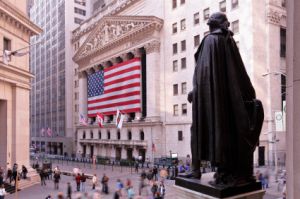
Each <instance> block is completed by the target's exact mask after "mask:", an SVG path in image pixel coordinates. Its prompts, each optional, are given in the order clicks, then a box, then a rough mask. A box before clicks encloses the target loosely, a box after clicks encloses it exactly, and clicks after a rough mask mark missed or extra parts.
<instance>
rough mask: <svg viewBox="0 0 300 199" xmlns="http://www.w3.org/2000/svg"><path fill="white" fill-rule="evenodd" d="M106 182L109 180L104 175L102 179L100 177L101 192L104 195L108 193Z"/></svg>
mask: <svg viewBox="0 0 300 199" xmlns="http://www.w3.org/2000/svg"><path fill="white" fill-rule="evenodd" d="M108 181H109V178H108V177H107V176H106V175H105V174H103V177H102V180H101V183H102V192H103V193H106V194H108V193H109V191H108Z"/></svg>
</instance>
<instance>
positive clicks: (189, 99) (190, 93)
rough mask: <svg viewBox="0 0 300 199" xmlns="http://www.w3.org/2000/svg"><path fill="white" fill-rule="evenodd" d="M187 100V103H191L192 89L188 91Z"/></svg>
mask: <svg viewBox="0 0 300 199" xmlns="http://www.w3.org/2000/svg"><path fill="white" fill-rule="evenodd" d="M187 100H188V102H189V103H192V101H193V91H190V92H189V94H188V97H187Z"/></svg>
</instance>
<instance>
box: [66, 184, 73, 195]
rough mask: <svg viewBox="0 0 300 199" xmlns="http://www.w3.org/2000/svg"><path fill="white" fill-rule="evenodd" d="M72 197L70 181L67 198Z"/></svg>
mask: <svg viewBox="0 0 300 199" xmlns="http://www.w3.org/2000/svg"><path fill="white" fill-rule="evenodd" d="M71 198H72V186H71V183H70V182H68V187H67V199H71Z"/></svg>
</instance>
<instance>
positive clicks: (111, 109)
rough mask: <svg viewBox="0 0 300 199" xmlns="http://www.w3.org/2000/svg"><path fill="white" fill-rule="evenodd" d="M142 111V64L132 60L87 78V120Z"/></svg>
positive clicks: (137, 59)
mask: <svg viewBox="0 0 300 199" xmlns="http://www.w3.org/2000/svg"><path fill="white" fill-rule="evenodd" d="M117 108H118V109H119V110H120V111H122V113H131V112H140V111H141V61H140V59H139V58H134V59H131V60H129V61H126V62H123V63H120V64H117V65H115V66H112V67H109V68H105V69H104V70H100V71H98V72H96V73H94V74H91V75H89V76H88V117H96V115H97V113H98V112H100V113H101V114H103V115H114V114H116V110H117Z"/></svg>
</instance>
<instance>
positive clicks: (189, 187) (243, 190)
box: [175, 173, 264, 199]
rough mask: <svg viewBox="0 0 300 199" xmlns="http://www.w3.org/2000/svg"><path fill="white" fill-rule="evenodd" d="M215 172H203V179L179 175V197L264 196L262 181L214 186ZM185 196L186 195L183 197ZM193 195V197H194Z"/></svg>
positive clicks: (177, 179)
mask: <svg viewBox="0 0 300 199" xmlns="http://www.w3.org/2000/svg"><path fill="white" fill-rule="evenodd" d="M213 174H214V173H206V174H203V175H202V177H201V180H197V179H189V178H182V177H178V178H176V180H175V186H176V188H177V190H178V194H176V195H177V196H178V198H189V199H190V198H209V199H212V198H230V199H234V198H236V199H238V198H241V199H259V198H261V199H262V197H263V195H264V191H263V192H261V191H262V190H261V183H260V182H250V183H245V184H241V185H237V186H234V187H222V186H212V185H210V183H209V182H210V181H212V180H213ZM183 196H184V197H183ZM192 196H193V197H192ZM200 196H201V197H200Z"/></svg>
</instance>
